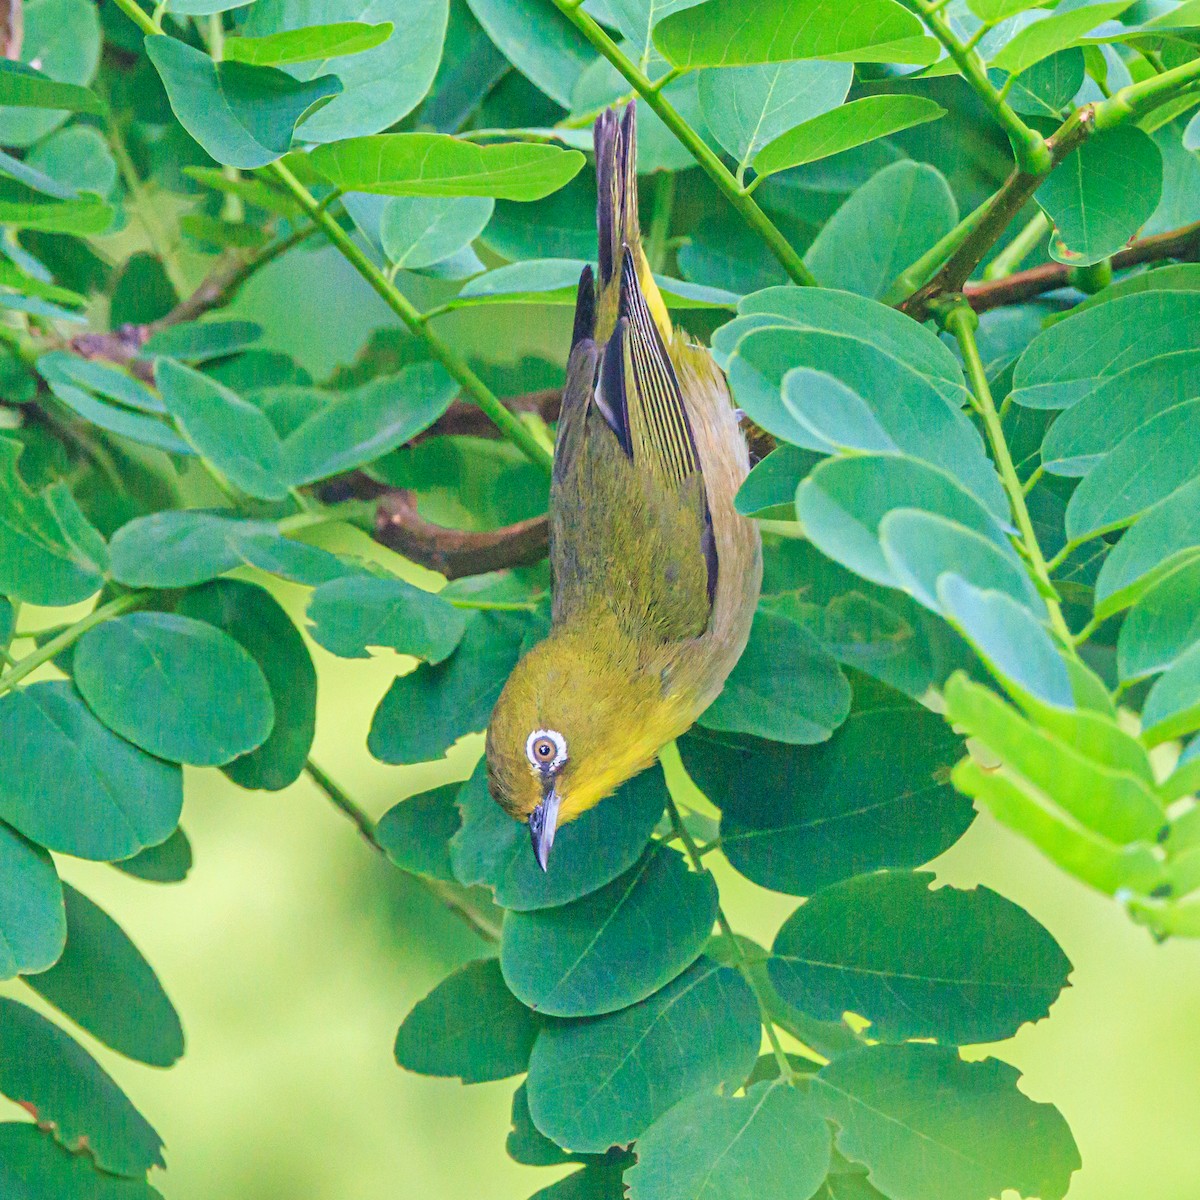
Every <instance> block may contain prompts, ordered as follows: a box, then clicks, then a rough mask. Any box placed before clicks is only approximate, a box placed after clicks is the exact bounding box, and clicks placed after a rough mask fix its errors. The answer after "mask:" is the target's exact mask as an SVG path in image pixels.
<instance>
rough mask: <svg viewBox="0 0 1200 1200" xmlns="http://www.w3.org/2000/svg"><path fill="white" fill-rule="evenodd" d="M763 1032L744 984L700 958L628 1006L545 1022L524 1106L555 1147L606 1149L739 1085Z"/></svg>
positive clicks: (734, 973) (531, 1064)
mask: <svg viewBox="0 0 1200 1200" xmlns="http://www.w3.org/2000/svg"><path fill="white" fill-rule="evenodd" d="M761 1036H762V1030H761V1027H760V1025H759V1012H758V1003H757V1001H756V1000H755V998H754V993H753V992H751V990H750V987H749V985H748V984H747V983H746V981H745V980H744V979H743V978H742V977H741V975H740V974H738V972H737V971H735V970H733V969H732V968H731V967H721V966H718V965H717V964H716V963H715V962H713V961H712V960H711V959H708V958H701V959H700V960H699V961H698V962H696V963H694V964H693V965H692V966H691V967H689V968H688V969H687V970H686V971H685V972H684V973H683V974H682V975H680V976H679V977H678V978H677V979H675V980H674V981H673V982H672V983H669V984H668V985H667V986H666V987H665V988H663V989H662V990H661V991H658V992H655V993H654V995H653V996H650V997H649V998H648V999H646V1000H643V1001H642V1002H641V1003H640V1004H635V1005H633V1006H632V1007H631V1008H625V1009H622V1010H621V1011H620V1012H615V1013H610V1014H608V1015H607V1016H603V1017H596V1018H593V1019H590V1020H583V1021H570V1022H555V1023H554V1024H551V1025H547V1026H546V1027H545V1028H543V1029H542V1031H541V1032H540V1033H539V1034H538V1038H537V1041H536V1042H535V1043H534V1047H533V1054H532V1056H531V1057H530V1060H529V1078H528V1080H527V1083H526V1087H527V1089H528V1095H529V1111H530V1113H531V1114H532V1115H533V1120H534V1123H535V1124H536V1125H537V1127H538V1128H539V1129H540V1130H541V1131H542V1132H543V1133H544V1134H545V1135H546V1136H547V1137H549V1138H551V1139H552V1140H553V1141H555V1142H557V1143H558V1144H559V1145H560V1146H565V1147H569V1148H570V1149H572V1150H577V1151H584V1152H587V1153H597V1154H598V1153H603V1152H604V1151H605V1150H607V1149H608V1148H609V1146H613V1145H623V1144H624V1143H627V1142H630V1141H632V1140H633V1139H634V1138H636V1137H638V1136H640V1135H641V1134H642V1133H643V1132H645V1130H646V1129H647V1128H649V1126H650V1125H652V1124H653V1123H654V1122H655V1121H656V1120H657V1119H658V1118H659V1117H660V1116H662V1115H663V1113H665V1112H666V1111H667V1110H668V1109H669V1108H671V1107H672V1106H673V1105H675V1104H676V1103H677V1102H678V1101H680V1100H682V1099H684V1098H686V1097H687V1096H690V1095H693V1094H695V1093H697V1092H702V1091H705V1090H707V1089H710V1088H712V1087H714V1086H715V1085H716V1084H718V1083H727V1084H731V1085H734V1086H736V1085H739V1084H740V1083H741V1082H742V1081H743V1080H744V1079H745V1078H746V1076H747V1075H748V1074H749V1073H750V1070H751V1068H752V1067H753V1066H754V1060H755V1058H756V1057H757V1055H758V1047H759V1042H760V1040H761Z"/></svg>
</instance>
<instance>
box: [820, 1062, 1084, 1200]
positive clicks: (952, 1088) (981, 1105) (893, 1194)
mask: <svg viewBox="0 0 1200 1200" xmlns="http://www.w3.org/2000/svg"><path fill="white" fill-rule="evenodd" d="M1019 1078H1020V1073H1019V1072H1018V1071H1017V1069H1016V1068H1015V1067H1010V1066H1009V1065H1008V1064H1007V1063H1003V1062H1000V1061H998V1060H997V1059H994V1058H988V1059H984V1060H983V1061H982V1062H973V1063H965V1062H962V1061H960V1060H959V1057H958V1055H957V1053H956V1052H955V1051H954V1050H951V1049H950V1048H948V1047H945V1046H929V1045H919V1044H917V1045H910V1046H871V1047H868V1048H867V1049H865V1050H860V1051H858V1052H857V1053H855V1054H848V1055H846V1056H844V1057H842V1058H838V1059H835V1060H834V1061H833V1062H831V1063H830V1064H829V1065H828V1066H827V1067H824V1068H822V1070H821V1073H820V1074H819V1075H818V1076H817V1078H816V1079H815V1080H814V1082H813V1085H812V1087H813V1097H814V1099H815V1100H816V1101H817V1103H818V1105H820V1107H821V1108H822V1109H823V1110H824V1112H825V1115H826V1116H827V1117H829V1118H830V1120H832V1121H833V1122H834V1123H835V1124H836V1125H837V1126H838V1134H837V1146H838V1149H839V1150H841V1151H842V1153H843V1154H845V1155H846V1157H847V1158H850V1159H853V1160H854V1161H855V1162H860V1163H864V1164H865V1165H866V1166H867V1167H868V1169H869V1170H870V1178H871V1181H872V1182H873V1183H874V1184H875V1185H876V1186H877V1187H879V1188H880V1189H881V1190H882V1191H883V1193H884V1195H886V1196H888V1197H890V1198H891V1200H988V1198H989V1197H993V1196H999V1195H1000V1194H1001V1192H1003V1191H1004V1190H1005V1189H1006V1188H1012V1189H1014V1190H1015V1191H1017V1192H1019V1193H1020V1194H1021V1195H1023V1196H1040V1197H1041V1198H1042V1200H1062V1197H1063V1196H1064V1195H1066V1191H1067V1187H1068V1186H1069V1184H1070V1180H1071V1174H1072V1173H1073V1172H1074V1171H1076V1170H1078V1169H1079V1166H1080V1161H1079V1151H1078V1150H1077V1149H1076V1148H1075V1142H1074V1139H1073V1138H1072V1137H1071V1131H1070V1130H1069V1129H1068V1128H1067V1123H1066V1122H1065V1121H1064V1120H1063V1118H1062V1116H1061V1115H1060V1114H1059V1112H1058V1110H1057V1109H1055V1108H1053V1107H1052V1106H1051V1105H1049V1104H1039V1103H1038V1102H1036V1101H1034V1100H1030V1099H1029V1097H1028V1096H1026V1095H1024V1093H1022V1092H1021V1091H1019V1090H1018V1088H1017V1080H1018V1079H1019Z"/></svg>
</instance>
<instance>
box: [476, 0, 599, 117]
mask: <svg viewBox="0 0 1200 1200" xmlns="http://www.w3.org/2000/svg"><path fill="white" fill-rule="evenodd" d="M467 3H468V4H469V5H470V8H471V11H472V12H473V13H474V14H475V19H476V20H477V21H478V22H479V24H480V25H482V26H483V28H484V29H485V30H487V35H488V37H490V38H491V39H492V41H493V42H495V44H496V45H497V46H498V47H499V48H500V50H501V51H502V52H503V53H504V56H505V57H506V58H507V59H508V61H509V62H511V63H512V64H513V66H515V67H516V68H517V70H518V71H520V72H521V74H522V75H524V76H525V78H526V79H528V80H529V81H530V82H531V83H533V84H535V85H536V86H537V87H538V88H540V89H541V90H542V91H543V92H545V93H546V95H547V96H549V97H550V99H551V100H556V101H557V102H558V103H559V104H561V105H562V106H563V107H564V108H570V106H571V92H572V91H573V89H574V87H575V84H576V82H577V81H578V79H579V76H580V74H581V73H582V71H583V69H584V67H586V66H587V65H588V63H589V62H591V61H592V59H593V58H594V57H595V55H594V52H593V50H592V48H591V46H589V45H588V43H587V42H586V41H585V40H584V37H583V35H582V34H581V33H580V32H579V31H578V30H577V29H576V28H575V26H574V25H572V24H571V22H570V21H569V20H567V18H566V17H565V16H563V14H562V13H560V12H559V11H558V9H557V8H555V7H554V5H553V3H552V2H551V0H467Z"/></svg>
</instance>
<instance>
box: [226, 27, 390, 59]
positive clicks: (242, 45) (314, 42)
mask: <svg viewBox="0 0 1200 1200" xmlns="http://www.w3.org/2000/svg"><path fill="white" fill-rule="evenodd" d="M392 29H393V26H392V23H391V22H390V21H383V22H381V23H380V24H378V25H368V24H365V23H364V22H362V21H338V22H336V23H335V24H332V25H305V26H304V27H303V28H301V29H285V30H282V31H280V32H279V33H270V34H267V35H266V36H264V37H236V38H230V39H229V40H228V41H227V42H226V43H225V59H226V61H232V62H244V63H250V64H251V65H252V66H256V67H282V66H287V65H289V64H291V63H302V62H313V61H315V60H316V59H328V58H341V57H342V56H344V55H347V54H361V53H362V51H364V50H373V49H374V48H375V47H376V46H380V45H382V44H383V43H384V42H386V41H387V40H388V38H390V37H391V36H392Z"/></svg>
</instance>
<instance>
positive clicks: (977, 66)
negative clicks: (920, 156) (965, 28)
mask: <svg viewBox="0 0 1200 1200" xmlns="http://www.w3.org/2000/svg"><path fill="white" fill-rule="evenodd" d="M900 2H901V3H902V4H903V5H904V7H905V8H907V9H908V10H909V11H910V12H913V13H916V15H917V16H919V17H920V18H921V20H923V21H924V22H925V25H926V27H927V28H928V30H929V32H930V33H932V34H933V36H934V37H935V38H937V40H938V41H939V42H941V44H942V45H943V46H945V48H946V53H947V54H949V55H950V57H951V58H952V59H954V62H955V65H956V66H957V67H958V69H959V70H960V71H961V72H962V74H963V78H964V79H965V80H966V81H967V83H969V84H970V85H971V87H972V88H974V90H975V92H976V94H977V95H978V96H979V98H980V100H982V101H983V105H984V107H985V108H986V109H987V110H988V112H990V113H991V114H992V116H993V117H995V119H996V121H997V122H998V123H999V124H1000V126H1001V127H1002V128H1003V129H1004V132H1005V133H1007V134H1008V138H1009V141H1010V142H1012V145H1013V153H1014V154H1015V155H1016V159H1017V165H1018V166H1019V167H1020V168H1021V170H1022V171H1026V172H1028V173H1030V174H1040V173H1041V172H1043V171H1048V170H1049V169H1050V166H1051V158H1050V151H1049V149H1048V148H1047V146H1046V139H1045V138H1044V137H1042V135H1041V134H1040V133H1038V131H1037V130H1036V129H1031V128H1030V127H1029V126H1028V125H1026V124H1025V122H1024V121H1022V120H1021V118H1020V117H1019V116H1017V114H1016V112H1015V111H1014V110H1013V108H1012V107H1011V106H1010V105H1009V104H1008V102H1007V101H1006V100H1005V99H1004V98H1003V96H1002V95H1001V94H1000V92H998V91H997V90H996V88H995V87H994V86H993V84H992V81H991V80H990V79H989V78H988V76H987V67H986V66H985V65H984V62H983V59H982V58H980V56H979V55H978V54H977V53H976V52H975V50H974V49H969V48H968V47H967V46H965V45H964V44H963V43H962V42H961V41H959V39H958V36H957V35H956V34H955V32H954V30H953V29H951V28H950V25H949V23H948V22H947V20H946V18H945V17H944V16H942V14H941V12H940V10H939V8H938V7H937V6H936V5H934V4H930V3H926V0H900Z"/></svg>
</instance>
